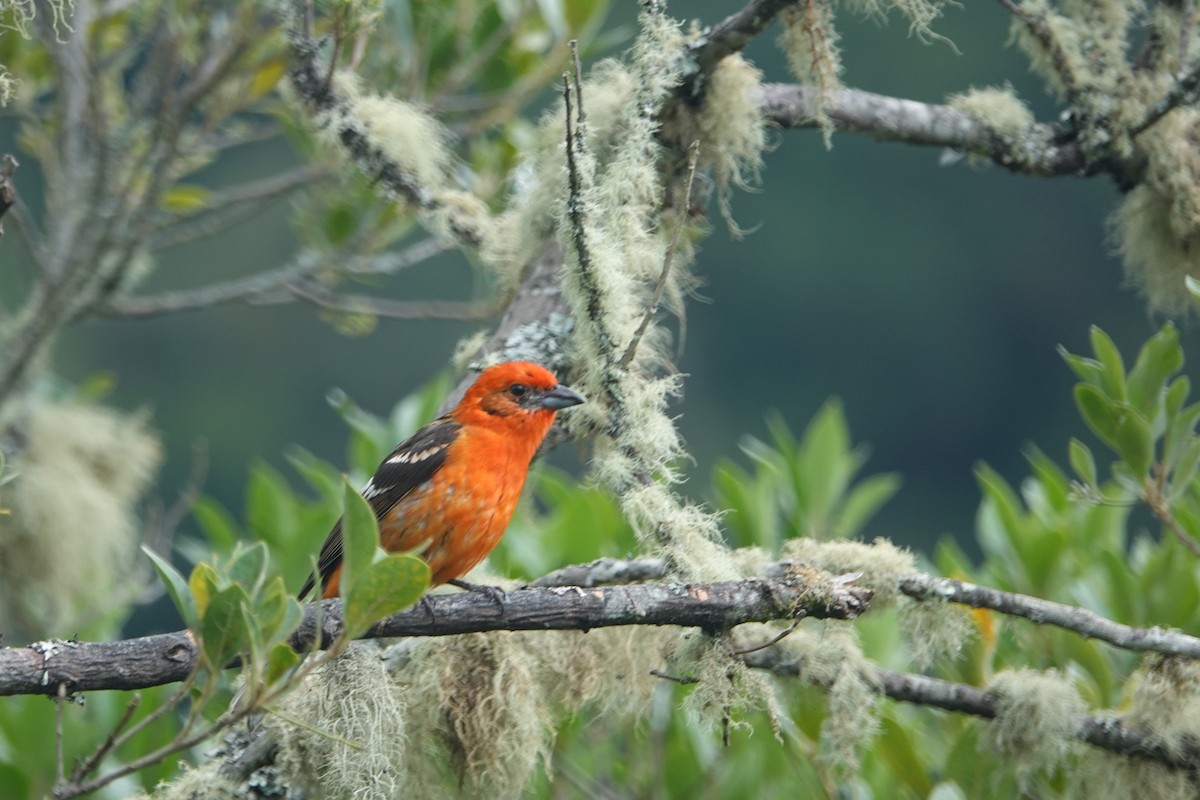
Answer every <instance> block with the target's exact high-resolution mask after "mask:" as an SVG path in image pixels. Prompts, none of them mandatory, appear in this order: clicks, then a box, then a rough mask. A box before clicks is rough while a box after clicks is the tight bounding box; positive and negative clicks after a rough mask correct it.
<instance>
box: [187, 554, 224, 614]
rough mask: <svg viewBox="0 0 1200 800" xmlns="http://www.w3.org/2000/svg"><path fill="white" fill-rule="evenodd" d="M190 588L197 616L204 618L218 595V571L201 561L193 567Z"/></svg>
mask: <svg viewBox="0 0 1200 800" xmlns="http://www.w3.org/2000/svg"><path fill="white" fill-rule="evenodd" d="M188 588H189V589H191V592H192V597H193V598H194V599H195V601H196V614H197V615H198V616H200V617H203V616H204V614H205V613H206V612H207V611H208V604H209V602H210V601H211V600H212V596H213V595H214V594H216V593H217V571H216V570H214V569H213V568H212V566H211V565H210V564H206V563H204V562H203V561H201V562H200V563H199V564H197V565H196V566H194V567H192V574H191V575H190V576H189V577H188Z"/></svg>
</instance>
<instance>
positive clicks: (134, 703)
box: [71, 692, 142, 783]
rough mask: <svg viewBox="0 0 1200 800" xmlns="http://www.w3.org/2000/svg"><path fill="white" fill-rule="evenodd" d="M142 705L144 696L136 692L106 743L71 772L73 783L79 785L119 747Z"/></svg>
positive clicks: (105, 739) (110, 732)
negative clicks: (120, 740) (126, 728)
mask: <svg viewBox="0 0 1200 800" xmlns="http://www.w3.org/2000/svg"><path fill="white" fill-rule="evenodd" d="M141 703H142V696H141V695H140V694H138V693H136V692H135V693H134V694H133V695H132V696H131V697H130V698H129V702H128V703H126V704H125V713H124V714H122V715H121V718H120V719H119V720H117V724H116V725H114V726H113V728H112V730H111V731H109V732H108V736H105V737H104V741H103V742H101V743H100V745H99V746H98V747H97V748H96V749H95V750H94V751H93V752H92V754H91V755H90V756H88V757H87V758H85V759H84V760H82V761H80V762H79V763H78V764H77V765H76V766H75V769H74V770H73V771H72V772H71V783H79V781H81V780H83V779H84V778H85V777H87V776H88V774H89V773H91V772H92V770H94V769H95V768H96V767H97V766H98V765H99V764H100V762H101V761H103V760H104V757H105V756H107V755H108V754H109V753H111V752H112V751H113V748H115V747H116V746H117V737H118V736H119V735H120V734H121V731H122V730H124V728H125V726H126V725H128V724H129V721H130V720H131V719H133V715H134V714H136V713H137V710H138V706H140V705H141Z"/></svg>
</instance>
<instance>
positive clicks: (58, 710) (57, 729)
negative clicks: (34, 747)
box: [54, 683, 67, 786]
mask: <svg viewBox="0 0 1200 800" xmlns="http://www.w3.org/2000/svg"><path fill="white" fill-rule="evenodd" d="M66 702H67V684H65V683H60V684H58V693H57V695H56V696H55V698H54V775H55V781H56V783H55V785H56V786H62V783H63V779H64V778H65V775H66V772H65V770H64V768H63V706H64V705H66Z"/></svg>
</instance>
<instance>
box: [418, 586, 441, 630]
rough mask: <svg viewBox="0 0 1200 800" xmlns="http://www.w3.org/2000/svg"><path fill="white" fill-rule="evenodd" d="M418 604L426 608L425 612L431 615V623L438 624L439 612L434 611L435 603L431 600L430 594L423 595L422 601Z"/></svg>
mask: <svg viewBox="0 0 1200 800" xmlns="http://www.w3.org/2000/svg"><path fill="white" fill-rule="evenodd" d="M417 605H419V606H420V607H421V608H423V609H425V613H426V614H428V615H429V624H431V625H436V624H437V614H436V613H434V610H433V603H431V602H429V595H427V594H423V595H421V602H419V603H418V604H417Z"/></svg>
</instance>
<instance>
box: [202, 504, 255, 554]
mask: <svg viewBox="0 0 1200 800" xmlns="http://www.w3.org/2000/svg"><path fill="white" fill-rule="evenodd" d="M192 516H194V517H195V518H196V524H198V525H199V526H200V530H202V531H203V532H204V536H205V538H207V539H208V541H209V543H210V544H211V545H212V546H213V547H214V548H215V549H216V550H218V551H229V550H232V549H233V547H234V545H235V544H237V542H238V541H240V540H241V539H242V538H243V537H242V535H241V532H240V531H239V530H238V525H237V522H235V521H234V519H233V515H232V514H230V513H229V512H228V511H226V510H225V507H224V506H222V505H221V504H220V503H218V502H217V501H216V500H214V499H213V498H211V497H207V496H206V497H201V498H200V499H199V500H197V501H196V505H195V506H193V507H192Z"/></svg>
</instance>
